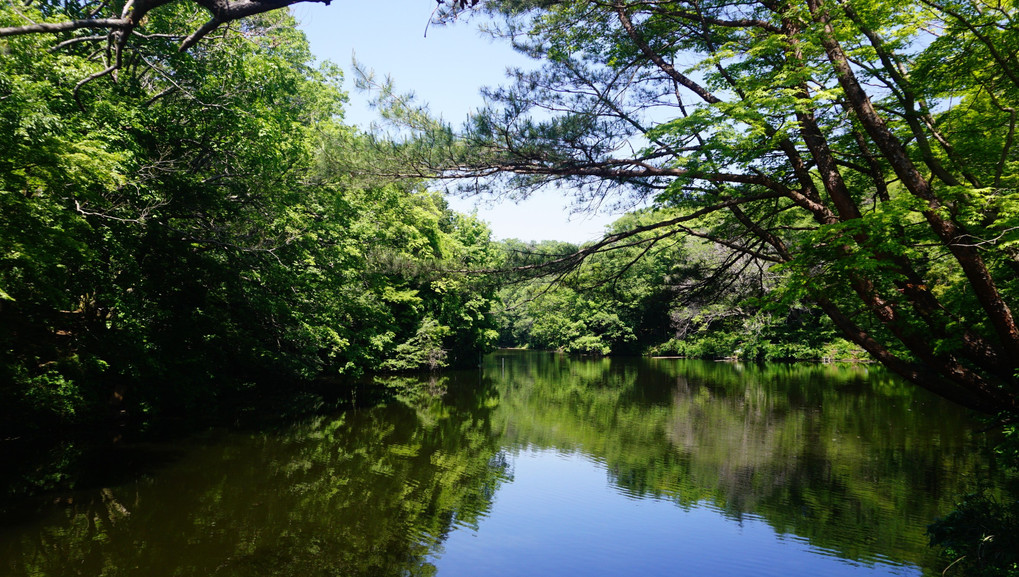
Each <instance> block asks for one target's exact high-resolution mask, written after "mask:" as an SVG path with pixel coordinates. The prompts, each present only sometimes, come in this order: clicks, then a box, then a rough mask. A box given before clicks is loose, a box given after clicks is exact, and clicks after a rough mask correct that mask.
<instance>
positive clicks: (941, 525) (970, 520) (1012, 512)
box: [928, 493, 1019, 577]
mask: <svg viewBox="0 0 1019 577" xmlns="http://www.w3.org/2000/svg"><path fill="white" fill-rule="evenodd" d="M928 535H929V536H930V542H931V545H932V546H935V547H939V548H940V549H941V555H942V557H943V558H944V559H945V560H946V562H949V565H948V567H947V568H946V569H945V571H944V574H945V575H953V574H956V575H969V576H974V577H985V576H986V577H992V576H993V577H1015V576H1016V575H1019V500H1016V499H1012V500H1011V501H1005V502H1002V501H999V500H997V499H995V498H993V497H991V496H988V495H987V494H984V493H976V494H971V495H968V496H966V498H965V499H963V501H962V502H961V503H959V504H958V505H957V506H956V509H955V510H954V511H952V512H951V513H949V514H948V515H946V516H945V517H944V518H942V519H938V520H937V521H936V522H934V523H933V524H932V525H931V526H930V527H929V528H928Z"/></svg>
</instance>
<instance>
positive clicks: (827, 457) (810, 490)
mask: <svg viewBox="0 0 1019 577" xmlns="http://www.w3.org/2000/svg"><path fill="white" fill-rule="evenodd" d="M535 358H538V359H541V358H542V357H529V362H527V363H523V362H521V363H511V364H513V365H514V366H513V367H512V368H511V369H510V368H507V370H506V371H505V372H504V380H503V381H502V384H501V387H505V388H506V389H508V390H513V394H512V395H509V394H507V395H504V396H503V403H502V405H501V406H500V410H499V411H498V412H497V414H496V417H495V419H494V422H495V423H496V426H497V427H499V429H500V430H501V431H502V432H503V433H504V434H505V435H506V437H507V439H506V442H507V443H510V444H516V445H518V446H521V445H530V446H536V447H541V448H551V447H555V448H558V449H566V450H579V451H583V452H585V453H588V454H590V455H592V456H594V457H595V458H596V459H598V460H600V461H603V462H605V463H606V468H607V470H608V473H609V477H610V480H611V481H612V482H613V483H614V484H616V485H617V486H618V487H619V488H620V489H622V490H623V491H625V492H627V493H628V494H630V495H632V496H637V497H655V498H664V499H669V500H672V501H674V502H676V503H677V504H679V505H680V506H683V507H692V506H695V505H703V504H709V505H711V506H713V507H716V508H718V509H719V510H721V511H722V512H723V513H724V514H726V515H728V516H730V517H732V518H734V519H739V518H741V517H742V516H743V515H746V514H752V515H755V516H759V517H762V518H763V519H765V520H766V521H767V522H768V523H769V524H770V525H771V526H772V527H774V529H775V530H776V531H778V532H780V533H792V534H796V535H799V536H801V537H805V538H808V539H810V541H811V543H812V544H813V545H815V546H818V547H822V548H825V549H828V550H831V551H836V552H838V554H839V555H840V556H843V557H847V558H851V559H857V560H865V561H866V560H873V559H875V556H885V557H889V558H892V559H897V560H902V561H908V562H920V560H921V559H920V558H921V557H922V556H924V555H926V553H927V552H926V541H925V539H924V537H923V532H924V528H925V527H926V525H927V524H928V523H930V522H931V521H932V520H933V519H934V518H935V517H937V516H938V515H941V514H944V513H945V512H946V511H949V510H951V509H952V505H953V502H954V500H955V499H956V498H958V497H959V496H960V495H962V494H965V493H966V492H968V491H970V490H972V489H973V486H972V484H973V483H974V474H976V476H977V477H979V476H981V471H982V470H984V469H985V468H986V465H985V464H984V461H983V459H982V458H981V456H980V453H979V451H976V450H974V445H975V444H976V443H977V439H975V438H974V436H973V435H972V434H971V433H970V428H969V427H970V422H969V421H968V420H967V418H966V416H965V414H964V413H963V412H962V411H960V410H958V409H957V408H956V407H954V406H952V405H949V404H947V403H945V402H942V401H940V400H938V399H935V398H932V397H930V396H929V395H927V394H925V393H923V392H922V391H917V390H915V388H913V387H909V386H907V385H903V384H901V383H900V382H899V381H898V380H896V379H894V378H891V377H889V376H887V374H886V373H884V372H883V371H880V370H877V371H875V370H874V369H872V368H862V367H834V366H823V365H766V366H762V367H758V366H743V365H735V364H729V363H709V362H699V361H680V360H648V361H641V362H621V361H619V360H611V359H597V360H591V361H586V360H579V361H578V360H575V361H573V362H567V361H565V360H563V359H561V358H555V357H547V358H544V360H534V359H535ZM498 370H499V368H498V367H486V374H499V372H498ZM493 371H495V372H494V373H493ZM984 472H985V473H986V471H985V470H984Z"/></svg>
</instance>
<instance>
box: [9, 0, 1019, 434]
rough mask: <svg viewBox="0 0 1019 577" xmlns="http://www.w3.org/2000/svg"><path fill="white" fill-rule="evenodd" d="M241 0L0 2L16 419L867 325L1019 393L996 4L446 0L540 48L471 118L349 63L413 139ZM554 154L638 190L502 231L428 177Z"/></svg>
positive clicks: (951, 377) (704, 349)
mask: <svg viewBox="0 0 1019 577" xmlns="http://www.w3.org/2000/svg"><path fill="white" fill-rule="evenodd" d="M285 4H289V2H288V3H285ZM243 5H244V6H248V7H247V8H245V10H243V12H244V13H240V12H236V13H234V12H229V11H227V12H222V11H220V12H217V11H216V9H215V5H214V3H208V2H201V1H200V2H196V3H190V2H185V3H180V4H179V5H178V4H175V3H168V2H160V1H147V2H141V3H138V4H130V3H129V4H128V5H124V6H121V8H120V17H119V18H117V17H114V16H115V13H114V12H116V10H117V8H116V6H114V5H113V4H109V3H100V4H99V5H97V6H92V4H90V3H88V2H62V1H50V2H38V3H30V4H28V5H25V6H14V5H11V6H7V7H6V8H4V11H3V13H2V16H3V18H4V21H3V23H4V27H5V28H0V38H3V39H4V40H3V52H4V58H3V74H2V76H0V90H2V92H3V97H2V103H3V104H2V106H3V109H2V117H3V119H4V120H3V139H2V143H0V146H3V147H4V150H3V155H2V162H3V166H2V168H0V174H2V178H3V186H2V194H3V197H2V199H3V201H2V202H3V212H2V216H0V218H3V223H2V224H3V226H2V242H3V245H2V248H3V266H2V268H0V299H2V301H0V302H2V308H0V317H2V319H3V322H2V325H0V326H2V333H0V338H2V339H3V342H4V347H3V349H2V351H3V355H4V358H3V362H2V363H0V369H2V370H3V372H4V374H3V382H4V386H3V389H2V390H0V397H2V401H3V403H2V404H0V405H2V406H3V407H4V411H5V414H4V415H3V416H4V419H3V422H4V423H7V424H8V425H7V426H9V427H12V428H14V429H17V428H21V427H24V426H30V425H32V424H37V425H43V424H45V423H51V422H79V421H88V420H90V419H93V418H100V419H102V418H108V417H109V416H110V415H111V414H130V415H132V416H133V417H137V418H144V419H149V418H156V417H155V415H157V414H161V413H162V414H172V413H174V412H181V411H189V412H190V411H194V410H196V409H198V408H200V407H214V406H215V405H216V404H217V403H219V401H217V400H220V401H221V400H225V399H230V398H232V396H233V395H234V394H237V395H244V394H245V390H248V389H258V388H259V387H260V386H263V385H264V384H267V383H275V384H269V386H279V384H278V383H287V385H293V386H297V387H299V388H300V387H301V386H304V385H302V384H301V383H302V382H304V383H311V382H320V381H322V379H334V377H340V376H357V375H360V374H363V373H365V372H374V371H400V370H414V369H432V370H434V369H438V368H440V367H443V366H464V365H469V364H470V363H471V362H473V361H474V360H476V359H477V357H478V355H479V354H481V353H483V352H485V351H487V350H489V349H490V348H491V347H493V346H495V345H496V344H497V345H499V346H511V347H521V346H523V347H530V348H536V349H552V350H559V351H564V352H569V353H577V354H594V355H605V354H611V353H616V354H657V355H678V356H688V357H700V358H736V359H744V360H789V359H811V360H859V359H868V360H874V361H877V362H880V363H882V364H883V365H886V366H887V367H889V368H891V369H892V370H894V371H895V372H897V373H899V374H900V375H902V376H903V377H905V378H906V379H907V380H910V381H911V382H913V383H914V384H917V385H919V386H922V387H925V388H928V389H930V390H932V391H934V392H936V394H937V395H941V396H943V397H946V398H949V399H951V400H953V401H955V402H957V403H960V404H962V405H965V406H967V407H970V408H973V409H976V410H977V411H980V412H983V413H987V414H1014V413H1015V412H1016V411H1017V409H1016V407H1017V403H1019V401H1017V397H1016V391H1017V389H1019V383H1017V377H1016V372H1017V369H1019V329H1017V327H1016V323H1015V319H1014V317H1013V314H1012V311H1011V308H1010V306H1009V303H1010V302H1012V301H1013V300H1014V294H1015V291H1016V290H1017V289H1016V284H1017V282H1016V274H1015V273H1016V270H1017V268H1019V264H1017V262H1019V260H1017V259H1019V257H1017V253H1016V250H1015V244H1016V240H1017V230H1019V227H1017V226H1016V224H1017V222H1016V219H1017V215H1016V210H1015V207H1014V205H1015V202H1016V198H1017V197H1016V187H1015V185H1016V182H1015V170H1014V167H1015V163H1016V151H1015V147H1014V141H1015V123H1016V112H1015V108H1014V107H1013V106H1011V104H1012V103H1013V101H1014V99H1015V98H1016V94H1017V92H1016V89H1017V88H1019V82H1017V78H1019V74H1017V70H1019V63H1017V61H1016V57H1015V53H1016V51H1015V50H1014V49H1013V47H1014V45H1015V44H1016V43H1017V42H1019V40H1017V38H1016V34H1015V32H1014V31H1015V29H1016V27H1013V25H1011V24H1012V23H1014V22H1013V20H1014V18H1015V17H1016V14H1015V11H1014V9H1012V8H1011V7H1008V6H997V7H994V8H993V9H991V8H989V7H987V6H984V5H983V4H981V3H979V2H976V3H962V4H958V5H957V4H951V5H949V4H945V5H942V4H935V3H932V2H926V1H924V2H919V3H917V4H915V5H910V6H908V7H901V6H893V5H884V4H879V5H869V4H868V6H867V7H860V6H855V5H853V4H851V3H847V2H837V3H834V4H832V5H827V4H818V3H816V2H814V1H813V0H811V1H809V2H806V3H805V4H803V5H799V4H797V5H792V4H791V5H785V4H773V5H772V4H770V3H767V2H765V3H747V4H745V5H744V4H736V5H731V4H729V3H719V4H718V5H714V4H707V5H705V4H700V3H697V4H691V6H688V7H683V6H672V7H664V6H659V5H658V4H655V3H651V4H644V3H639V2H638V3H634V4H633V5H628V4H627V3H620V2H616V3H599V2H523V3H520V2H497V1H489V2H482V3H478V2H452V3H440V4H439V6H438V8H437V9H436V12H435V13H434V14H433V16H434V19H435V22H436V23H437V24H441V23H447V24H451V23H455V20H457V18H458V17H460V16H461V15H463V14H464V13H465V12H472V13H474V12H484V13H485V14H486V15H487V16H488V17H489V18H490V21H491V22H494V23H493V28H492V33H491V34H493V35H494V36H496V37H499V38H503V39H506V40H508V41H509V42H512V43H513V44H514V46H515V48H516V49H517V50H519V51H520V52H522V53H524V54H526V55H528V56H529V57H531V58H533V59H534V60H535V61H536V62H537V63H538V65H537V66H536V67H535V68H533V69H530V70H517V71H516V72H515V73H513V74H512V75H511V77H509V78H508V84H506V85H505V86H503V87H501V88H491V89H486V91H487V92H486V96H487V102H488V103H489V104H488V106H487V107H486V108H484V109H481V110H478V111H476V112H475V113H474V114H473V115H472V116H471V118H469V120H468V121H467V122H466V123H465V124H464V125H463V126H460V127H457V126H452V125H451V124H448V123H446V122H443V121H441V120H439V119H436V118H433V117H431V116H430V114H429V113H428V112H427V108H426V107H424V106H421V105H419V104H418V103H416V102H415V101H414V100H413V98H412V97H409V96H407V95H403V94H399V93H397V92H396V91H395V89H393V87H392V86H391V84H388V83H379V82H376V81H375V78H374V77H373V76H372V74H371V73H370V72H366V71H364V70H360V69H359V70H357V75H358V76H359V77H358V83H357V84H358V85H359V86H360V87H361V88H362V89H363V90H367V91H369V92H371V93H373V94H374V97H375V100H376V105H377V106H378V107H379V109H380V113H381V116H382V117H384V118H385V119H386V120H387V121H388V122H389V125H390V126H395V127H396V128H398V130H397V132H396V133H395V134H396V135H398V136H397V137H395V138H394V137H392V136H390V135H391V133H384V132H379V133H377V134H370V133H367V134H366V133H364V132H361V130H358V129H356V128H354V127H352V126H347V125H345V124H344V123H343V119H342V106H343V101H344V94H343V92H342V90H341V88H340V83H341V72H340V71H339V69H338V68H337V67H336V66H335V65H333V64H331V63H328V62H325V63H322V62H317V61H316V60H315V58H314V57H313V55H312V54H311V51H310V48H309V46H308V43H307V40H306V39H305V38H304V36H303V35H302V33H301V32H300V31H299V30H298V29H297V27H296V22H294V20H293V19H292V16H291V15H289V13H288V12H287V11H286V10H279V9H275V8H279V6H276V5H271V4H266V3H260V2H247V3H232V4H230V6H231V9H237V10H239V9H240V8H242V7H243ZM196 8H205V9H206V10H207V11H209V13H211V14H212V15H213V16H212V19H211V20H207V19H206V18H207V17H208V14H206V13H204V10H202V9H196ZM104 15H109V16H111V17H102V16H104ZM593 30H597V31H598V32H597V33H592V32H590V31H593ZM679 55H682V56H683V59H684V61H685V62H687V63H688V67H687V69H680V68H679V67H677V65H676V64H675V62H676V61H677V58H678V57H679ZM435 182H439V183H441V182H445V183H446V185H445V186H444V187H439V188H436V187H434V186H433V185H434V183H435ZM450 182H451V185H450ZM548 186H558V187H564V188H568V189H569V193H568V194H572V195H575V196H576V197H577V202H578V203H592V202H598V203H600V202H615V203H618V204H620V205H625V204H626V203H635V202H638V201H639V202H644V203H646V204H649V207H648V208H643V209H638V210H634V211H633V212H631V213H630V214H628V215H627V216H625V217H623V218H621V219H620V220H619V221H616V222H615V223H614V224H613V225H612V226H611V227H610V229H608V230H606V231H605V235H604V238H603V239H602V240H600V241H597V242H593V243H589V244H587V245H584V246H570V245H566V244H556V243H553V242H542V241H540V240H538V241H516V240H509V241H502V242H493V240H492V239H491V234H490V232H489V230H488V229H487V227H486V225H485V224H484V223H483V222H481V221H479V220H478V219H477V218H476V217H473V216H471V215H465V214H455V213H453V212H452V211H450V210H448V208H447V207H446V205H445V201H444V200H443V197H442V194H441V191H442V190H443V189H445V190H448V189H449V188H450V187H451V188H453V189H455V188H458V187H460V189H462V190H473V191H475V194H478V193H477V192H478V191H482V192H484V191H489V192H491V191H514V192H515V193H516V194H518V195H525V196H526V195H527V194H528V193H529V192H530V191H533V190H537V189H539V188H541V187H548ZM337 386H341V385H337ZM143 415H144V416H145V417H142V416H143Z"/></svg>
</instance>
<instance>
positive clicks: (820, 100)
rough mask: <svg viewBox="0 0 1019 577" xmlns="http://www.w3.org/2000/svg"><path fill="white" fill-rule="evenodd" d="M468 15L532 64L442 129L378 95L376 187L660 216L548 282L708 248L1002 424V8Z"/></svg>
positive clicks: (781, 301)
mask: <svg viewBox="0 0 1019 577" xmlns="http://www.w3.org/2000/svg"><path fill="white" fill-rule="evenodd" d="M454 8H455V9H454V10H453V11H452V12H451V14H455V13H456V12H457V10H460V9H461V8H462V7H460V6H457V7H454ZM473 9H474V10H483V11H485V12H486V13H487V14H489V15H490V16H492V17H493V18H494V19H495V21H496V22H497V23H498V24H497V27H496V28H495V29H494V33H495V34H496V35H498V36H501V37H504V38H505V39H507V40H508V41H510V42H512V43H513V45H514V46H515V47H516V48H517V49H518V50H519V51H520V52H522V53H524V54H526V55H529V56H531V57H532V58H533V59H534V62H535V64H534V66H533V67H531V68H527V69H518V70H515V71H513V72H512V74H511V78H510V82H509V83H508V84H507V85H505V86H503V87H499V88H493V89H490V90H488V91H487V93H486V96H487V97H488V100H489V106H488V107H487V108H485V109H484V110H481V111H479V112H478V113H477V114H474V115H473V116H472V117H471V118H470V120H469V121H468V122H467V123H466V124H465V125H464V126H462V127H458V128H455V127H452V126H449V125H446V124H444V123H442V122H438V121H436V120H433V119H431V118H429V117H427V115H425V114H422V112H421V110H419V109H416V108H414V107H413V106H410V105H408V102H407V100H406V99H403V98H399V97H397V96H396V95H395V94H394V93H393V92H391V91H389V90H387V89H386V87H383V90H381V91H380V93H379V98H380V101H381V102H382V103H384V104H385V103H388V104H389V108H388V114H389V115H390V117H391V118H392V119H394V121H396V122H398V123H402V125H403V126H404V127H406V128H409V129H411V130H413V131H416V135H417V137H416V138H412V139H408V140H406V141H404V142H402V143H401V144H400V145H399V146H393V145H390V146H389V147H388V148H387V147H383V149H384V150H385V152H386V153H387V154H388V155H390V156H391V157H392V158H393V160H392V162H394V165H399V166H405V167H406V166H413V167H414V168H413V169H412V172H413V173H415V174H431V175H434V176H437V177H439V178H445V179H460V180H461V181H462V182H466V183H467V185H468V186H469V187H476V186H479V185H481V186H485V185H490V186H491V185H498V186H511V187H518V188H519V189H520V190H522V191H524V192H525V193H526V191H529V190H532V189H534V188H536V187H540V186H546V185H559V186H563V187H569V189H570V190H572V191H574V192H575V194H576V195H577V200H578V202H581V203H589V202H594V203H604V202H609V203H612V202H617V203H624V204H625V203H629V202H633V201H647V202H650V203H651V204H652V205H653V206H656V207H659V208H667V209H669V210H670V211H672V212H670V213H669V214H670V215H671V216H669V217H668V218H665V219H662V220H659V221H657V222H654V223H642V224H641V225H639V226H633V227H632V228H630V229H629V230H624V231H617V232H615V233H613V234H610V235H608V236H607V237H606V238H605V239H603V240H602V241H600V242H598V243H595V244H594V245H592V246H588V247H585V248H584V249H582V250H581V251H580V252H578V253H577V258H576V259H574V260H570V259H564V260H562V261H561V263H562V264H576V263H577V262H578V261H579V260H582V259H583V258H587V257H589V256H590V255H592V254H596V253H599V252H604V251H606V250H611V249H612V248H613V247H615V246H621V245H626V246H630V245H632V244H633V241H634V240H635V239H637V238H638V237H639V236H640V235H645V234H647V233H649V232H652V231H653V234H651V235H650V236H647V237H644V240H643V241H640V242H643V243H644V246H647V245H649V244H653V243H656V242H661V240H662V239H665V238H670V237H673V236H676V235H686V236H693V237H697V238H701V239H705V240H708V241H710V242H712V243H714V244H716V245H717V246H719V247H723V248H724V249H726V250H728V251H731V252H733V253H735V254H739V255H742V256H743V257H745V258H749V259H753V260H754V261H756V262H757V263H759V264H760V266H762V267H767V268H768V269H769V270H771V271H773V272H774V273H776V274H779V275H781V277H782V281H781V283H779V285H780V286H779V288H780V290H778V291H774V292H772V293H771V294H770V297H769V298H770V299H771V300H772V301H773V306H776V307H788V306H790V305H792V304H795V303H807V304H810V305H811V306H814V307H818V308H820V309H821V310H823V311H824V313H825V314H826V315H827V316H828V317H830V319H831V320H832V322H833V323H834V324H835V325H836V326H837V327H838V328H839V330H840V331H841V332H842V333H843V334H844V335H845V336H846V338H848V339H849V340H851V341H853V342H854V343H856V344H857V345H859V346H861V347H862V348H864V349H866V351H867V352H869V353H870V354H871V355H872V356H873V357H874V358H876V359H877V360H878V361H880V362H881V363H883V364H885V365H887V366H888V367H890V368H891V369H893V370H894V371H895V372H897V373H899V374H900V375H902V376H904V377H906V378H907V379H909V380H910V381H912V382H914V383H916V384H918V385H920V386H923V387H925V388H928V389H930V390H932V391H934V392H936V393H938V394H940V395H943V396H945V397H948V398H950V399H953V400H955V401H957V402H960V403H962V404H964V405H966V406H969V407H972V408H975V409H978V410H981V411H984V412H989V413H995V412H999V411H1007V412H1012V413H1015V412H1017V411H1019V395H1017V392H1019V380H1017V377H1016V371H1017V369H1019V328H1017V325H1016V320H1015V316H1014V313H1013V306H1014V303H1015V298H1016V295H1017V290H1019V284H1017V283H1019V278H1017V275H1016V273H1017V271H1019V260H1017V256H1019V253H1017V250H1016V242H1017V240H1019V236H1017V235H1019V213H1017V211H1016V201H1017V200H1019V193H1017V188H1016V185H1017V178H1019V177H1017V173H1016V167H1017V160H1019V156H1017V152H1016V147H1015V128H1016V109H1017V104H1019V102H1017V98H1019V60H1017V58H1016V53H1017V48H1019V32H1017V31H1019V21H1017V20H1019V10H1017V6H1016V4H1015V3H1014V2H1005V3H988V2H984V1H982V0H916V1H912V2H907V3H902V2H873V1H870V0H868V1H866V2H864V1H857V0H799V1H782V2H775V1H771V0H746V1H743V0H740V1H737V2H732V1H729V0H726V1H724V2H717V1H713V0H708V1H704V0H690V1H680V2H657V1H647V0H633V1H624V0H612V1H595V0H566V1H545V0H541V1H539V0H534V1H529V0H525V1H520V0H512V1H511V0H489V1H487V2H482V3H480V4H479V5H478V6H477V7H475V8H473ZM405 170H406V169H405ZM663 214H664V213H663ZM720 262H721V264H720V266H722V267H728V266H738V263H740V262H743V261H742V260H741V259H735V258H733V259H723V260H721V261H720Z"/></svg>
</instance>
